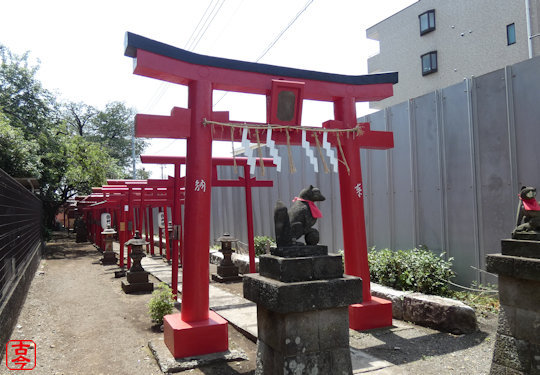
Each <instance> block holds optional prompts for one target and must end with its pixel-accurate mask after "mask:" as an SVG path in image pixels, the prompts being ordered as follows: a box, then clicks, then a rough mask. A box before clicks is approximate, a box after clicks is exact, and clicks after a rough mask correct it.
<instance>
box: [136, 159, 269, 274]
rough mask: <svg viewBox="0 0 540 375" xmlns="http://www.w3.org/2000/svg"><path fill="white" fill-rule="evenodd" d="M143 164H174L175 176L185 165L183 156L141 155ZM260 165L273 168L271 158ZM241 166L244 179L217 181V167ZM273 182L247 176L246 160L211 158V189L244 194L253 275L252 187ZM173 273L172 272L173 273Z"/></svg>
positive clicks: (267, 185)
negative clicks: (236, 189) (239, 189)
mask: <svg viewBox="0 0 540 375" xmlns="http://www.w3.org/2000/svg"><path fill="white" fill-rule="evenodd" d="M141 162H142V163H143V164H174V170H175V175H176V171H180V166H181V165H182V164H186V157H185V156H158V155H141ZM262 163H263V165H264V166H265V167H275V164H274V161H273V159H271V158H263V159H262ZM233 165H237V166H241V167H242V168H243V170H244V177H240V176H239V177H238V179H237V180H220V179H218V174H217V167H218V166H233ZM272 186H274V182H273V181H270V180H267V181H261V180H257V179H256V178H255V177H250V176H249V165H248V163H247V158H245V157H239V158H228V157H213V158H212V187H243V188H245V193H246V222H247V236H248V246H249V250H248V252H249V272H251V273H255V272H256V268H255V245H254V233H253V200H252V196H251V188H252V187H272ZM173 272H174V271H173Z"/></svg>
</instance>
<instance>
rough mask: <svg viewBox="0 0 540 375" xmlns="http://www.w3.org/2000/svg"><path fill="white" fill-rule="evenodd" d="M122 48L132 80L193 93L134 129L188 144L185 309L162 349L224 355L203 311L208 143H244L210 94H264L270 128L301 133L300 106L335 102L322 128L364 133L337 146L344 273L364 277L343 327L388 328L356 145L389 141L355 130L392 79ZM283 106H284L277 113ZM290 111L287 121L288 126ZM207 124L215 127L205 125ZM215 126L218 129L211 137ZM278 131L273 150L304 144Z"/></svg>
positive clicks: (140, 46)
mask: <svg viewBox="0 0 540 375" xmlns="http://www.w3.org/2000/svg"><path fill="white" fill-rule="evenodd" d="M125 47H126V49H125V54H126V55H127V56H129V57H133V58H136V60H135V64H134V73H136V74H139V75H143V76H147V77H151V78H157V79H162V80H165V81H169V82H172V83H177V84H182V85H187V86H188V88H189V94H188V95H189V96H188V106H189V108H187V109H182V108H174V109H173V111H172V113H171V116H148V115H137V117H138V118H139V119H141V118H143V116H144V120H145V124H146V126H145V129H144V130H145V131H146V134H141V133H140V132H138V136H147V137H153V136H159V137H170V138H186V139H187V162H186V205H185V218H186V220H185V221H186V224H185V253H184V273H183V284H182V311H181V314H174V315H168V316H166V317H165V324H164V326H165V327H164V328H165V332H164V335H165V343H166V345H167V346H168V348H169V350H171V352H172V354H173V355H174V357H175V358H179V357H187V356H192V355H198V354H207V353H213V352H219V351H224V350H225V349H226V348H227V323H226V321H225V320H223V319H222V318H221V317H220V316H219V315H217V314H215V313H214V312H212V311H209V310H208V306H209V301H208V284H209V266H208V241H209V236H210V200H211V198H210V193H211V191H210V190H211V178H212V141H213V140H225V141H235V142H238V141H240V140H241V137H240V134H238V133H240V132H236V134H235V132H234V129H233V130H231V128H229V127H228V126H227V127H226V126H225V125H220V124H219V123H218V122H221V123H225V122H229V121H228V114H227V113H219V112H213V111H212V91H213V90H214V89H216V90H228V91H236V92H244V93H253V94H262V95H266V96H267V98H268V99H269V101H268V104H269V105H268V112H267V115H268V118H269V120H268V123H272V124H280V125H285V126H290V127H296V130H302V127H301V126H299V125H300V116H301V106H302V100H303V99H311V100H321V101H332V102H333V103H334V112H335V120H331V121H329V122H327V123H325V127H336V128H338V129H343V130H346V129H350V128H355V127H356V126H359V131H360V132H362V133H363V134H362V135H361V136H358V137H353V136H351V137H350V138H351V139H347V140H345V139H343V142H342V143H343V154H344V156H345V159H346V160H348V162H349V166H350V170H348V169H347V170H344V168H343V167H342V166H340V167H339V177H340V191H341V202H342V203H341V204H342V208H343V223H344V224H343V237H344V243H345V268H346V273H348V274H350V275H352V276H359V277H361V278H362V280H363V283H364V287H363V300H364V302H363V303H362V304H357V305H352V306H351V307H350V314H349V317H350V320H349V326H350V327H351V328H353V329H368V328H375V327H382V326H388V325H391V323H392V305H391V302H390V301H385V300H381V299H378V298H374V297H372V296H371V294H370V287H369V267H368V264H367V243H366V236H365V222H364V210H363V209H364V206H363V196H362V195H361V194H359V193H358V191H359V188H361V187H362V178H361V177H362V176H361V175H362V173H361V168H360V160H359V159H360V155H359V148H360V147H365V148H378V149H388V148H391V147H393V135H392V133H390V132H380V131H371V130H370V128H369V124H357V120H356V111H355V103H356V102H357V101H373V100H381V99H384V98H387V97H389V96H391V95H392V92H393V89H392V85H393V84H394V83H396V82H397V73H383V74H375V75H366V76H344V75H337V74H329V73H321V72H313V71H306V70H300V69H292V68H283V67H277V66H271V65H265V64H256V63H248V62H244V61H236V60H229V59H222V58H216V57H211V56H202V55H197V54H194V53H190V52H188V51H185V50H182V49H179V48H175V47H172V46H169V45H166V44H163V43H160V42H156V41H153V40H151V39H147V38H144V37H142V36H139V35H135V34H132V33H127V34H126V45H125ZM281 94H284V95H281ZM291 100H292V101H293V103H291ZM280 104H283V105H281V107H280ZM291 108H292V109H293V116H291V118H290V119H289V112H290V109H291ZM137 117H136V123H137ZM275 120H279V121H281V122H279V121H278V122H276V121H275ZM208 121H213V122H214V124H212V125H208V124H209V123H208ZM152 123H153V124H154V125H155V126H154V127H152V126H151V124H152ZM230 123H231V122H229V124H230ZM237 124H238V125H240V124H242V123H237ZM214 125H215V126H214ZM260 125H261V126H260V127H258V128H257V129H250V130H249V139H250V140H252V141H253V140H254V139H256V138H257V135H261V136H262V138H263V139H264V135H265V134H266V131H267V130H266V129H267V125H266V124H260ZM212 127H215V128H217V129H218V131H216V132H215V134H213V133H212ZM220 127H222V129H219V128H220ZM225 127H226V129H224V128H225ZM219 130H226V131H221V132H220V131H219ZM220 133H221V134H220ZM283 133H284V132H281V133H279V132H276V134H275V136H274V133H273V137H272V139H273V140H274V142H275V143H278V144H285V143H286V142H288V143H290V144H294V145H298V144H301V138H300V134H299V133H301V132H300V131H295V132H293V133H295V134H292V135H290V134H289V133H288V132H287V138H285V134H283ZM314 137H317V139H318V140H319V142H320V138H322V136H321V134H318V135H317V134H316V133H314ZM332 137H333V138H332V140H330V142H331V143H332V145H333V146H334V147H335V146H336V144H337V143H339V142H340V141H339V139H340V138H338V136H336V135H333V136H332ZM328 138H329V139H330V137H328ZM336 138H337V139H336ZM310 141H311V140H310ZM308 142H309V141H308ZM341 161H342V163H343V162H344V161H345V160H341ZM366 271H367V272H366Z"/></svg>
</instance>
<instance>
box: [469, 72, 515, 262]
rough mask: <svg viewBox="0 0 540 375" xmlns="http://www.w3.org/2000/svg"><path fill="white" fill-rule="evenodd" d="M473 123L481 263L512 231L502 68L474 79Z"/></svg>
mask: <svg viewBox="0 0 540 375" xmlns="http://www.w3.org/2000/svg"><path fill="white" fill-rule="evenodd" d="M475 90H476V122H477V124H476V127H477V133H476V136H477V138H478V139H477V140H478V149H477V150H476V152H477V154H478V158H479V159H478V160H479V168H478V173H479V175H478V176H479V185H480V197H479V207H480V220H481V221H482V223H483V225H482V229H481V232H480V236H481V244H482V248H481V249H480V250H481V254H480V255H481V256H480V266H481V267H482V268H483V267H484V263H485V255H486V254H488V253H493V252H499V251H500V240H501V238H504V237H507V236H508V235H509V234H510V232H511V231H512V226H513V221H514V215H515V212H514V205H513V203H512V202H513V199H512V186H511V173H510V151H509V146H508V128H507V116H506V115H507V113H506V89H505V75H504V70H503V69H501V70H497V71H494V72H492V73H489V74H486V75H483V76H481V77H478V78H476V79H475Z"/></svg>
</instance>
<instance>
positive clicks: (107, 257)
mask: <svg viewBox="0 0 540 375" xmlns="http://www.w3.org/2000/svg"><path fill="white" fill-rule="evenodd" d="M116 263H118V259H117V258H116V253H115V252H114V251H105V252H104V253H103V258H101V264H102V265H104V266H111V265H115V264H116Z"/></svg>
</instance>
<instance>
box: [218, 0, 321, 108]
mask: <svg viewBox="0 0 540 375" xmlns="http://www.w3.org/2000/svg"><path fill="white" fill-rule="evenodd" d="M313 1H315V0H308V1H307V2H306V4H305V5H304V7H303V8H302V9H301V10H300V11H299V12H298V13H297V14H296V16H294V17H293V19H292V20H291V21H290V22H289V24H288V25H287V26H285V28H284V29H283V30H281V31H280V32H279V34H278V35H277V36H276V37H275V38H274V40H272V41H271V42H270V44H268V46H267V47H266V48H265V49H264V52H263V53H262V54H261V55H260V56H259V57H258V58H257V59H256V60H255V62H259V61H261V59H262V58H263V57H264V56H266V54H267V53H268V52H269V51H270V50H271V49H272V48H273V47H274V46H275V45H276V43H277V42H278V41H279V40H280V39H281V37H282V36H283V35H284V34H285V33H286V32H287V30H289V29H290V28H291V26H292V25H293V24H294V23H295V22H296V21H297V20H298V18H300V16H301V15H302V14H303V13H304V12H305V11H306V10H307V8H309V6H310V5H311V4H312V3H313ZM227 94H228V92H226V93H225V94H223V95H222V96H221V98H219V100H218V101H217V102H216V103H215V104H214V105H213V106H212V107H215V106H216V105H218V104H219V102H221V101H222V100H223V98H225V97H226V96H227Z"/></svg>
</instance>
